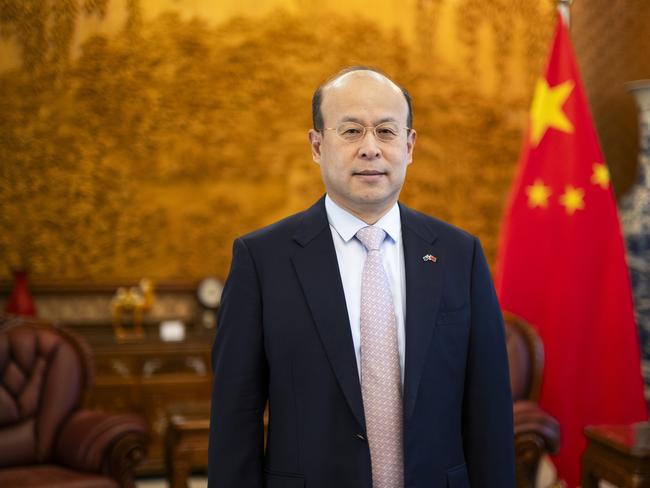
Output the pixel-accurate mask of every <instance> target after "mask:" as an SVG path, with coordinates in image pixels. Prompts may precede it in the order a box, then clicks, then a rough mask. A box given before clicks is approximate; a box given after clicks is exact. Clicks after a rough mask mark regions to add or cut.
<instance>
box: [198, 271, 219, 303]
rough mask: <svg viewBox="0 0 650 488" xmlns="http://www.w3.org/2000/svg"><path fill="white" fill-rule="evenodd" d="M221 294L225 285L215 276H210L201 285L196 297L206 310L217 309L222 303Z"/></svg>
mask: <svg viewBox="0 0 650 488" xmlns="http://www.w3.org/2000/svg"><path fill="white" fill-rule="evenodd" d="M221 292H223V283H222V282H221V281H220V280H219V279H217V278H215V277H213V276H208V277H207V278H204V279H203V280H201V282H200V283H199V286H198V288H197V290H196V295H197V297H198V299H199V303H200V304H201V305H203V306H204V307H205V308H209V309H215V308H217V307H218V306H219V303H220V302H221Z"/></svg>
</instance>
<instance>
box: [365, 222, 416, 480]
mask: <svg viewBox="0 0 650 488" xmlns="http://www.w3.org/2000/svg"><path fill="white" fill-rule="evenodd" d="M356 235H357V239H359V241H361V243H362V244H363V245H364V247H365V248H366V250H367V251H368V254H367V256H366V262H365V264H364V266H363V274H362V276H361V393H362V395H363V409H364V413H365V417H366V430H367V434H368V443H369V445H370V458H371V463H372V486H373V488H402V487H403V486H404V461H403V454H402V452H403V451H402V391H401V390H402V382H401V372H400V362H399V352H398V349H397V323H396V320H395V307H394V306H393V297H392V295H391V291H390V285H389V283H388V276H387V275H386V271H385V270H384V266H383V264H382V260H381V252H380V250H379V248H380V246H381V244H382V242H384V238H385V237H386V232H384V231H383V230H382V229H380V228H379V227H372V226H368V227H364V228H363V229H360V230H359V231H358V232H357V234H356Z"/></svg>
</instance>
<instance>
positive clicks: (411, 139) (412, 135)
mask: <svg viewBox="0 0 650 488" xmlns="http://www.w3.org/2000/svg"><path fill="white" fill-rule="evenodd" d="M416 137H417V133H416V132H415V130H414V129H411V130H410V131H409V135H408V137H407V138H406V151H407V152H408V159H407V160H406V164H411V163H412V162H413V148H414V147H415V139H416Z"/></svg>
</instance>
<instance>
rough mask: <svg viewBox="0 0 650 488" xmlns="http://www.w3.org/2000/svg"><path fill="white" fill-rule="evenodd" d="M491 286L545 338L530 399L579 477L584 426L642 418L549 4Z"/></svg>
mask: <svg viewBox="0 0 650 488" xmlns="http://www.w3.org/2000/svg"><path fill="white" fill-rule="evenodd" d="M495 283H496V287H497V292H498V294H499V297H500V300H501V305H502V307H503V309H504V310H506V311H509V312H511V313H513V314H516V315H519V316H520V317H522V318H524V319H525V320H526V321H528V322H529V323H531V324H532V325H533V326H534V327H535V328H536V329H537V331H538V332H539V335H540V336H541V338H542V341H543V343H544V350H545V358H546V360H545V368H544V377H543V382H542V390H541V398H540V403H541V406H542V408H544V409H545V410H546V411H548V412H549V413H550V414H551V415H553V416H554V417H555V418H556V419H557V420H558V421H559V422H560V428H561V444H560V452H559V454H558V455H557V456H555V457H554V459H553V460H554V463H555V465H556V467H557V470H558V474H559V476H560V477H561V478H562V479H564V480H565V481H566V482H567V483H568V485H569V487H570V488H574V487H576V486H578V485H579V484H580V461H581V456H582V453H583V451H584V448H585V445H586V440H585V437H584V434H583V428H584V427H585V426H586V425H597V424H628V423H633V422H637V421H640V420H645V419H646V418H647V412H646V406H645V401H644V398H643V382H642V378H641V367H640V358H639V344H638V337H637V331H636V326H635V320H634V310H633V304H632V291H631V286H630V279H629V275H628V270H627V266H626V263H625V251H624V246H623V239H622V236H621V229H620V225H619V220H618V214H617V211H616V201H615V199H614V195H613V192H612V188H611V185H610V181H609V172H608V170H607V166H606V165H605V161H604V159H603V154H602V151H601V149H600V145H599V143H598V138H597V135H596V131H595V128H594V125H593V122H592V119H591V115H590V112H589V107H588V105H587V99H586V97H585V93H584V90H583V87H582V82H581V80H580V76H579V74H578V68H577V65H576V60H575V55H574V53H573V48H572V47H571V41H570V39H569V35H568V32H567V28H566V26H565V25H564V22H563V21H562V20H561V17H560V16H559V15H558V20H557V27H556V30H555V35H554V40H553V46H552V49H551V53H550V58H549V60H548V65H547V68H546V73H545V74H544V77H543V78H540V79H539V80H538V81H537V85H536V87H535V94H534V99H533V103H532V107H531V110H530V120H529V126H528V130H527V133H526V136H525V140H524V144H523V149H522V153H521V159H520V162H519V168H518V173H517V176H516V179H515V182H514V186H513V188H512V194H511V198H510V201H509V204H508V207H507V210H506V215H505V219H504V222H503V226H502V230H501V240H500V246H499V253H498V258H497V268H496V279H495Z"/></svg>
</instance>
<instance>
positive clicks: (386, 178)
mask: <svg viewBox="0 0 650 488" xmlns="http://www.w3.org/2000/svg"><path fill="white" fill-rule="evenodd" d="M321 112H322V114H323V121H324V126H325V127H332V128H336V127H338V126H339V125H340V124H341V123H343V122H349V121H353V122H358V123H359V124H361V125H363V126H366V127H374V126H376V125H378V124H380V123H382V122H387V121H388V122H394V123H396V124H397V125H398V126H399V127H400V132H399V136H398V137H397V138H396V139H395V140H394V141H391V142H382V141H380V140H378V139H377V138H376V137H375V135H374V133H373V132H372V130H370V129H368V130H367V131H366V134H365V136H364V137H363V138H362V139H361V140H359V141H356V142H348V141H345V140H343V139H342V138H341V137H339V136H338V135H337V133H336V131H335V130H325V131H322V132H317V131H315V130H311V131H310V133H309V139H310V142H311V148H312V155H313V158H314V161H315V162H316V163H318V164H319V165H320V167H321V175H322V177H323V182H324V183H325V188H326V189H327V193H328V194H329V196H330V198H332V200H334V201H335V202H336V203H337V204H338V205H340V206H341V207H343V208H345V209H347V210H349V211H350V212H351V213H353V214H355V215H357V216H360V217H363V216H371V217H372V216H374V217H377V218H378V217H381V215H383V214H384V213H385V212H386V211H388V210H389V209H390V207H392V205H393V204H394V203H395V202H396V201H397V198H398V197H399V193H400V190H401V189H402V185H403V184H404V178H405V176H406V167H407V166H408V165H409V164H411V162H412V156H413V146H414V144H415V131H410V132H407V131H406V130H404V128H405V127H406V121H407V115H408V106H407V103H406V99H405V98H404V94H403V93H402V92H401V90H400V89H399V87H397V86H396V85H395V84H393V83H392V82H391V81H390V80H388V79H387V78H385V77H384V76H382V75H380V74H378V73H375V72H372V71H353V72H350V73H347V74H345V75H343V76H341V77H340V78H338V79H337V80H335V81H334V82H333V83H331V84H330V85H328V86H327V87H326V88H325V89H324V90H323V99H322V104H321Z"/></svg>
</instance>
